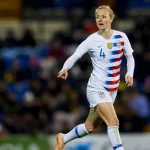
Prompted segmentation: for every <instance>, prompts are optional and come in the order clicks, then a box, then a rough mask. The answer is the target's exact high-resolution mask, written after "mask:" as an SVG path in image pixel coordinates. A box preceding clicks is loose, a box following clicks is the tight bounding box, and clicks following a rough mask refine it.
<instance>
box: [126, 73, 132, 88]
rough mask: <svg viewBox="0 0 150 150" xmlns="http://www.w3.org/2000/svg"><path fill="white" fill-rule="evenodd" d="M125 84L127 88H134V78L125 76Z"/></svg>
mask: <svg viewBox="0 0 150 150" xmlns="http://www.w3.org/2000/svg"><path fill="white" fill-rule="evenodd" d="M125 82H126V85H127V86H132V85H133V78H132V77H131V76H129V75H126V76H125Z"/></svg>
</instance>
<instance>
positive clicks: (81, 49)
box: [57, 40, 88, 80]
mask: <svg viewBox="0 0 150 150" xmlns="http://www.w3.org/2000/svg"><path fill="white" fill-rule="evenodd" d="M87 51H88V42H87V40H85V41H83V42H82V43H81V44H80V45H79V46H78V47H77V49H76V51H75V53H74V54H73V55H72V56H70V57H69V58H68V59H67V60H66V61H65V63H64V65H63V68H62V69H61V71H60V72H59V73H58V76H57V77H58V78H62V79H64V80H66V79H67V77H68V70H69V69H71V68H72V67H73V65H74V64H75V63H76V61H77V60H78V59H79V58H81V57H82V56H83V55H84V54H85V53H86V52H87Z"/></svg>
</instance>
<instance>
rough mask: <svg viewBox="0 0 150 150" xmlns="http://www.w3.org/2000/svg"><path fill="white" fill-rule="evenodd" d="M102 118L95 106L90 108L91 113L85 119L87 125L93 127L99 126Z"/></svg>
mask: <svg viewBox="0 0 150 150" xmlns="http://www.w3.org/2000/svg"><path fill="white" fill-rule="evenodd" d="M101 121H102V119H101V118H100V116H99V114H98V113H97V111H96V110H94V109H93V108H90V111H89V115H88V117H87V119H86V121H85V125H86V126H88V127H91V128H97V126H98V125H99V124H100V122H101Z"/></svg>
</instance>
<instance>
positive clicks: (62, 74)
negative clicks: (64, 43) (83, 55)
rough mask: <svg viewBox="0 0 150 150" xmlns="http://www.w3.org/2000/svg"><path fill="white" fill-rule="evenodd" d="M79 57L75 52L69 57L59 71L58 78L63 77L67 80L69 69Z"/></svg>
mask: <svg viewBox="0 0 150 150" xmlns="http://www.w3.org/2000/svg"><path fill="white" fill-rule="evenodd" d="M78 59H79V57H78V56H77V55H76V53H74V54H73V55H72V56H71V57H69V58H68V59H67V60H66V61H65V63H64V65H63V68H62V69H61V71H60V72H58V76H57V77H58V78H62V79H64V80H66V78H67V77H68V70H69V69H70V68H72V66H73V65H74V64H75V63H76V61H77V60H78Z"/></svg>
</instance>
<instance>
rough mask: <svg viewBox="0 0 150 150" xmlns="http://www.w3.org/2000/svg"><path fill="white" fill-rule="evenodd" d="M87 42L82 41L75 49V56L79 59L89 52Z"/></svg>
mask: <svg viewBox="0 0 150 150" xmlns="http://www.w3.org/2000/svg"><path fill="white" fill-rule="evenodd" d="M88 45H89V42H88V40H87V39H86V40H84V41H83V42H82V43H81V44H80V45H79V46H78V47H77V49H76V51H75V54H76V55H77V56H78V57H79V58H81V57H82V56H83V55H84V54H85V53H87V52H88V50H89V46H88Z"/></svg>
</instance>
